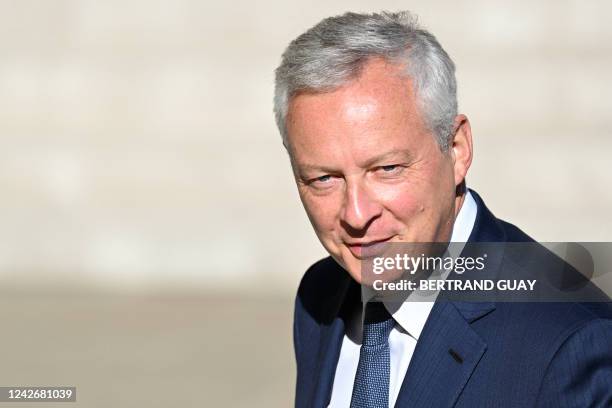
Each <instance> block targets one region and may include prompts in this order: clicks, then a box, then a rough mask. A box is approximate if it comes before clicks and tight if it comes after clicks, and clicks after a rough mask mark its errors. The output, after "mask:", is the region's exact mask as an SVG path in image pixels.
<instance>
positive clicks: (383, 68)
mask: <svg viewBox="0 0 612 408" xmlns="http://www.w3.org/2000/svg"><path fill="white" fill-rule="evenodd" d="M287 131H288V141H289V148H290V153H291V154H292V156H293V157H294V159H295V158H297V159H300V158H302V156H305V155H306V156H312V155H318V156H320V155H322V154H323V153H325V152H324V151H322V150H323V149H324V148H326V150H330V149H331V150H335V151H338V150H341V151H343V153H344V154H348V153H349V152H350V153H352V154H358V155H365V154H366V153H367V152H369V151H373V150H379V149H382V148H384V149H385V150H388V149H389V148H392V147H393V146H392V145H396V144H400V145H401V146H398V147H401V148H405V147H406V146H405V145H406V143H408V142H410V140H409V139H410V138H411V137H412V139H414V138H415V136H418V135H420V134H421V133H424V132H425V133H428V132H426V129H425V126H424V122H423V121H422V118H421V115H420V112H419V109H418V107H417V103H416V97H415V92H414V88H413V84H412V81H411V80H410V78H409V77H407V75H406V74H405V69H404V67H403V66H401V65H397V64H391V63H388V62H386V61H384V60H381V59H378V60H373V61H370V62H368V63H367V64H366V65H365V66H364V67H363V70H362V72H361V74H360V75H359V77H358V78H356V79H355V80H353V81H351V82H349V83H348V84H346V85H344V86H342V87H340V88H338V89H336V90H334V91H332V92H327V93H302V94H298V95H296V96H295V97H294V98H292V100H291V102H290V104H289V112H288V115H287ZM337 153H338V152H337ZM311 158H312V157H311ZM315 158H316V157H315Z"/></svg>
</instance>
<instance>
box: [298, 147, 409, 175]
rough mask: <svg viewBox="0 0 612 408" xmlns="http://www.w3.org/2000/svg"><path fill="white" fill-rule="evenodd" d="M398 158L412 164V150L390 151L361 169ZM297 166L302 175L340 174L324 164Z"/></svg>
mask: <svg viewBox="0 0 612 408" xmlns="http://www.w3.org/2000/svg"><path fill="white" fill-rule="evenodd" d="M398 156H401V158H402V161H403V162H412V153H411V152H410V150H408V149H393V150H389V151H387V152H384V153H381V154H379V155H377V156H374V157H371V158H369V159H368V160H366V161H365V162H364V163H363V164H362V165H361V166H360V167H363V168H368V167H372V166H373V165H375V164H377V163H380V162H382V161H385V160H388V159H390V158H393V157H398ZM296 164H297V169H298V170H299V173H300V174H303V173H306V172H310V171H313V172H314V171H321V172H325V173H337V172H338V170H337V169H334V168H332V167H329V166H326V165H324V164H323V165H317V164H310V163H304V164H298V163H296Z"/></svg>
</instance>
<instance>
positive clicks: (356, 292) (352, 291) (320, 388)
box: [309, 274, 360, 407]
mask: <svg viewBox="0 0 612 408" xmlns="http://www.w3.org/2000/svg"><path fill="white" fill-rule="evenodd" d="M346 276H347V279H346V280H345V282H344V284H343V286H342V287H341V288H340V290H339V291H338V295H337V297H335V299H334V301H335V302H337V303H336V304H335V305H333V306H332V307H330V309H329V310H331V311H332V315H331V316H333V319H332V320H331V323H329V324H322V325H321V326H320V330H321V332H320V337H319V338H320V343H319V351H318V354H317V360H318V361H317V370H316V371H315V372H314V373H313V376H315V377H316V379H315V389H314V393H313V397H312V403H311V404H310V405H309V406H312V407H327V406H328V405H329V401H330V399H331V391H332V385H333V383H334V376H335V374H336V365H337V364H338V358H339V357H340V349H341V347H342V340H343V338H344V332H345V330H344V329H345V319H346V318H347V315H348V313H350V310H351V309H352V308H353V307H354V306H355V302H357V303H358V302H360V286H359V285H358V284H357V283H355V282H354V281H353V280H352V279H351V278H350V277H348V274H347V275H346Z"/></svg>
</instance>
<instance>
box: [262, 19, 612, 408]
mask: <svg viewBox="0 0 612 408" xmlns="http://www.w3.org/2000/svg"><path fill="white" fill-rule="evenodd" d="M274 102H275V114H276V120H277V124H278V127H279V129H280V132H281V134H282V137H283V142H284V145H285V147H286V149H287V151H288V153H289V156H290V159H291V165H292V168H293V172H294V175H295V180H296V183H297V186H298V190H299V194H300V198H301V200H302V203H303V205H304V208H305V209H306V212H307V214H308V217H309V219H310V221H311V223H312V225H313V227H314V229H315V231H316V233H317V236H318V238H319V240H320V241H321V243H322V244H323V246H324V247H325V249H326V250H327V251H328V252H329V254H330V257H329V258H326V259H324V260H322V261H320V262H318V263H316V264H315V265H313V266H312V267H311V268H310V269H309V270H308V271H307V272H306V274H305V276H304V278H303V280H302V282H301V284H300V288H299V290H298V295H297V299H296V304H295V321H294V346H295V353H296V361H297V370H298V373H297V388H296V406H298V407H326V406H333V407H349V406H350V407H387V406H396V407H448V406H457V407H481V406H482V407H493V406H494V407H526V406H550V407H565V406H567V407H585V406H597V407H603V406H612V346H611V341H612V340H611V339H612V320H611V316H612V313H611V312H610V310H609V308H608V306H607V305H606V304H595V305H587V304H579V303H571V302H565V303H496V302H451V301H449V302H441V301H438V302H435V303H433V302H405V303H403V304H401V305H399V306H398V305H395V306H391V305H390V304H387V303H384V306H383V304H382V303H367V304H366V305H364V304H362V300H361V298H360V291H359V284H360V283H364V276H363V275H362V265H363V262H365V261H367V260H369V259H371V258H372V257H373V256H375V255H376V254H380V253H381V251H383V249H384V248H385V247H386V246H387V245H389V244H393V243H400V242H402V243H420V242H438V243H447V242H509V241H523V242H527V241H531V239H530V238H529V237H528V236H527V235H525V234H524V233H523V232H522V231H520V230H519V229H518V228H516V227H514V226H513V225H511V224H508V223H505V222H503V221H500V220H498V219H496V218H495V217H494V216H493V215H492V214H491V213H490V211H489V210H488V209H487V208H486V206H485V204H484V202H483V201H482V199H481V198H480V197H479V196H478V195H477V194H476V193H475V192H473V191H470V190H467V189H466V187H465V179H466V175H467V172H468V170H469V168H470V164H471V161H472V134H471V129H470V123H469V120H468V118H467V117H466V116H465V115H462V114H458V113H457V100H456V82H455V76H454V64H453V62H452V61H451V59H450V58H449V56H448V55H447V53H446V52H445V51H444V50H443V49H442V47H441V46H440V44H439V43H438V42H437V40H436V39H435V37H433V36H432V35H431V34H430V33H428V32H427V31H425V30H423V29H421V28H419V27H418V26H417V25H416V23H415V22H414V19H413V18H412V17H411V16H410V14H409V13H407V12H403V13H381V14H355V13H347V14H344V15H342V16H338V17H332V18H327V19H325V20H323V21H321V22H320V23H319V24H317V25H316V26H314V27H313V28H311V29H310V30H308V31H307V32H305V33H304V34H302V35H301V36H299V37H298V38H296V39H295V40H294V41H293V42H292V43H291V44H290V45H289V47H288V48H287V50H286V51H285V52H284V54H283V57H282V62H281V65H280V66H279V67H278V69H277V70H276V89H275V100H274ZM507 258H510V259H508V260H506V259H504V262H506V264H507V263H509V262H512V264H513V265H515V264H517V265H518V264H519V263H520V261H521V260H520V259H512V258H511V257H510V256H508V257H507ZM515 269H516V270H517V271H518V270H519V269H520V268H519V267H516V268H515Z"/></svg>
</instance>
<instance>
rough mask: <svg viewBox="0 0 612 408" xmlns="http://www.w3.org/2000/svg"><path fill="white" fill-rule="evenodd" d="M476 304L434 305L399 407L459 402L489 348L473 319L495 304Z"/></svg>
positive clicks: (405, 380) (447, 405)
mask: <svg viewBox="0 0 612 408" xmlns="http://www.w3.org/2000/svg"><path fill="white" fill-rule="evenodd" d="M474 305H476V304H471V305H469V306H467V307H466V309H465V310H461V311H460V310H459V309H457V307H456V306H455V305H454V304H453V303H451V302H440V303H436V304H435V305H434V307H433V309H432V311H431V314H430V317H429V319H428V320H427V323H426V324H425V328H424V329H423V332H422V333H421V336H420V338H419V341H418V343H417V346H416V348H415V350H414V354H413V356H412V360H411V361H410V365H409V367H408V372H407V373H406V376H405V377H404V382H403V383H402V387H401V389H400V393H399V395H398V399H397V402H396V404H395V406H396V407H432V406H433V407H450V406H453V405H454V404H455V402H456V400H457V397H458V396H459V394H460V393H461V391H462V390H463V387H464V386H465V384H466V383H467V381H468V380H469V378H470V376H471V375H472V372H473V371H474V369H475V368H476V366H477V365H478V362H479V361H480V359H481V357H482V356H483V354H484V353H485V351H486V349H487V345H486V343H485V342H484V341H483V340H482V339H481V338H480V336H478V335H477V334H476V333H475V332H474V330H473V329H472V328H471V327H470V324H469V322H470V321H472V320H475V319H477V318H480V317H482V316H484V315H485V314H487V313H489V312H490V311H492V310H493V309H494V306H493V305H492V304H491V303H483V304H480V305H479V306H474ZM463 313H465V314H466V316H464V314H463ZM468 315H469V318H468V319H467V320H466V317H467V316H468Z"/></svg>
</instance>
